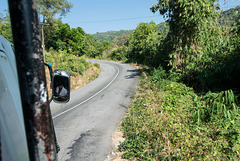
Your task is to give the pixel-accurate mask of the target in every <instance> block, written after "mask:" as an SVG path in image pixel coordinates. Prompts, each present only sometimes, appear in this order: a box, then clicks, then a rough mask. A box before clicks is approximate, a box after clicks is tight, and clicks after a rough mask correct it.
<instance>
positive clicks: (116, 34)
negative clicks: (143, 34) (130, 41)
mask: <svg viewBox="0 0 240 161" xmlns="http://www.w3.org/2000/svg"><path fill="white" fill-rule="evenodd" d="M132 32H133V30H120V31H107V32H97V33H96V34H92V37H93V38H95V39H96V40H97V41H99V42H103V41H108V42H112V43H114V40H116V39H119V38H120V37H121V36H124V35H128V34H131V33H132Z"/></svg>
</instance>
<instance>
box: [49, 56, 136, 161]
mask: <svg viewBox="0 0 240 161" xmlns="http://www.w3.org/2000/svg"><path fill="white" fill-rule="evenodd" d="M94 62H97V63H99V64H100V66H101V74H100V76H99V77H98V78H97V79H95V80H94V81H92V82H91V83H89V84H87V85H85V86H83V87H81V88H79V89H77V90H75V91H73V92H71V99H70V101H69V102H68V103H67V104H55V103H54V102H52V103H51V112H52V116H53V122H54V127H55V131H56V135H57V140H58V144H59V145H60V147H61V151H60V152H59V153H58V160H59V161H96V160H97V161H104V160H106V159H107V156H108V155H109V152H110V151H111V149H112V134H113V132H114V130H115V129H116V127H117V125H118V124H119V123H120V122H121V119H122V118H123V116H124V115H125V112H126V110H127V109H128V106H129V105H130V102H131V96H133V95H134V94H135V91H136V86H137V83H138V81H139V74H138V71H137V70H136V68H134V67H133V66H131V65H128V64H124V63H117V62H108V61H99V60H94Z"/></svg>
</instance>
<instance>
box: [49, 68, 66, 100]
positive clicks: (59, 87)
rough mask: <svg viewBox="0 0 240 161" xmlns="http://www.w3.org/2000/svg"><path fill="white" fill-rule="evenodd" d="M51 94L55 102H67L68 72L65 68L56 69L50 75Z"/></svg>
mask: <svg viewBox="0 0 240 161" xmlns="http://www.w3.org/2000/svg"><path fill="white" fill-rule="evenodd" d="M52 76H53V77H52V95H53V101H54V102H56V103H67V102H68V101H69V100H70V74H69V72H68V71H66V70H60V69H56V70H54V71H53V75H52Z"/></svg>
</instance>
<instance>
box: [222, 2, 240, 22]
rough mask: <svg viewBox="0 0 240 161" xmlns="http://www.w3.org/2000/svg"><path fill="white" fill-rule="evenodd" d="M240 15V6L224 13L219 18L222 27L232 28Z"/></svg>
mask: <svg viewBox="0 0 240 161" xmlns="http://www.w3.org/2000/svg"><path fill="white" fill-rule="evenodd" d="M239 13H240V6H237V7H235V8H232V9H229V10H226V11H223V12H222V13H221V14H220V16H219V23H220V24H221V25H227V26H232V25H233V24H234V22H235V20H236V18H237V16H238V14H239Z"/></svg>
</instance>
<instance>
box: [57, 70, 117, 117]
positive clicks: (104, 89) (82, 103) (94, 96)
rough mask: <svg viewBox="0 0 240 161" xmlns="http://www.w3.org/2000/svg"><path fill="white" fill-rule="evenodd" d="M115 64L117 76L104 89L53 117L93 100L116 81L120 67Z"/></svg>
mask: <svg viewBox="0 0 240 161" xmlns="http://www.w3.org/2000/svg"><path fill="white" fill-rule="evenodd" d="M114 66H115V68H116V69H117V71H118V72H117V74H116V76H115V77H114V78H113V79H112V80H111V82H109V83H108V84H107V85H106V86H105V87H104V88H103V89H101V90H100V91H98V92H97V93H95V94H94V95H93V96H91V97H89V98H88V99H86V100H84V101H82V102H81V103H79V104H77V105H75V106H73V107H72V108H70V109H67V110H66V111H63V112H61V113H60V114H57V115H56V116H54V117H53V119H55V118H57V117H59V116H61V115H63V114H65V113H67V112H68V111H71V110H73V109H75V108H76V107H78V106H80V105H82V104H84V103H85V102H87V101H89V100H91V99H92V98H94V97H95V96H97V95H98V94H99V93H101V92H102V91H104V90H105V89H106V88H107V87H108V86H110V85H111V84H112V83H113V81H114V80H115V79H116V78H117V77H118V75H119V68H118V67H117V66H116V65H114Z"/></svg>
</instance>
